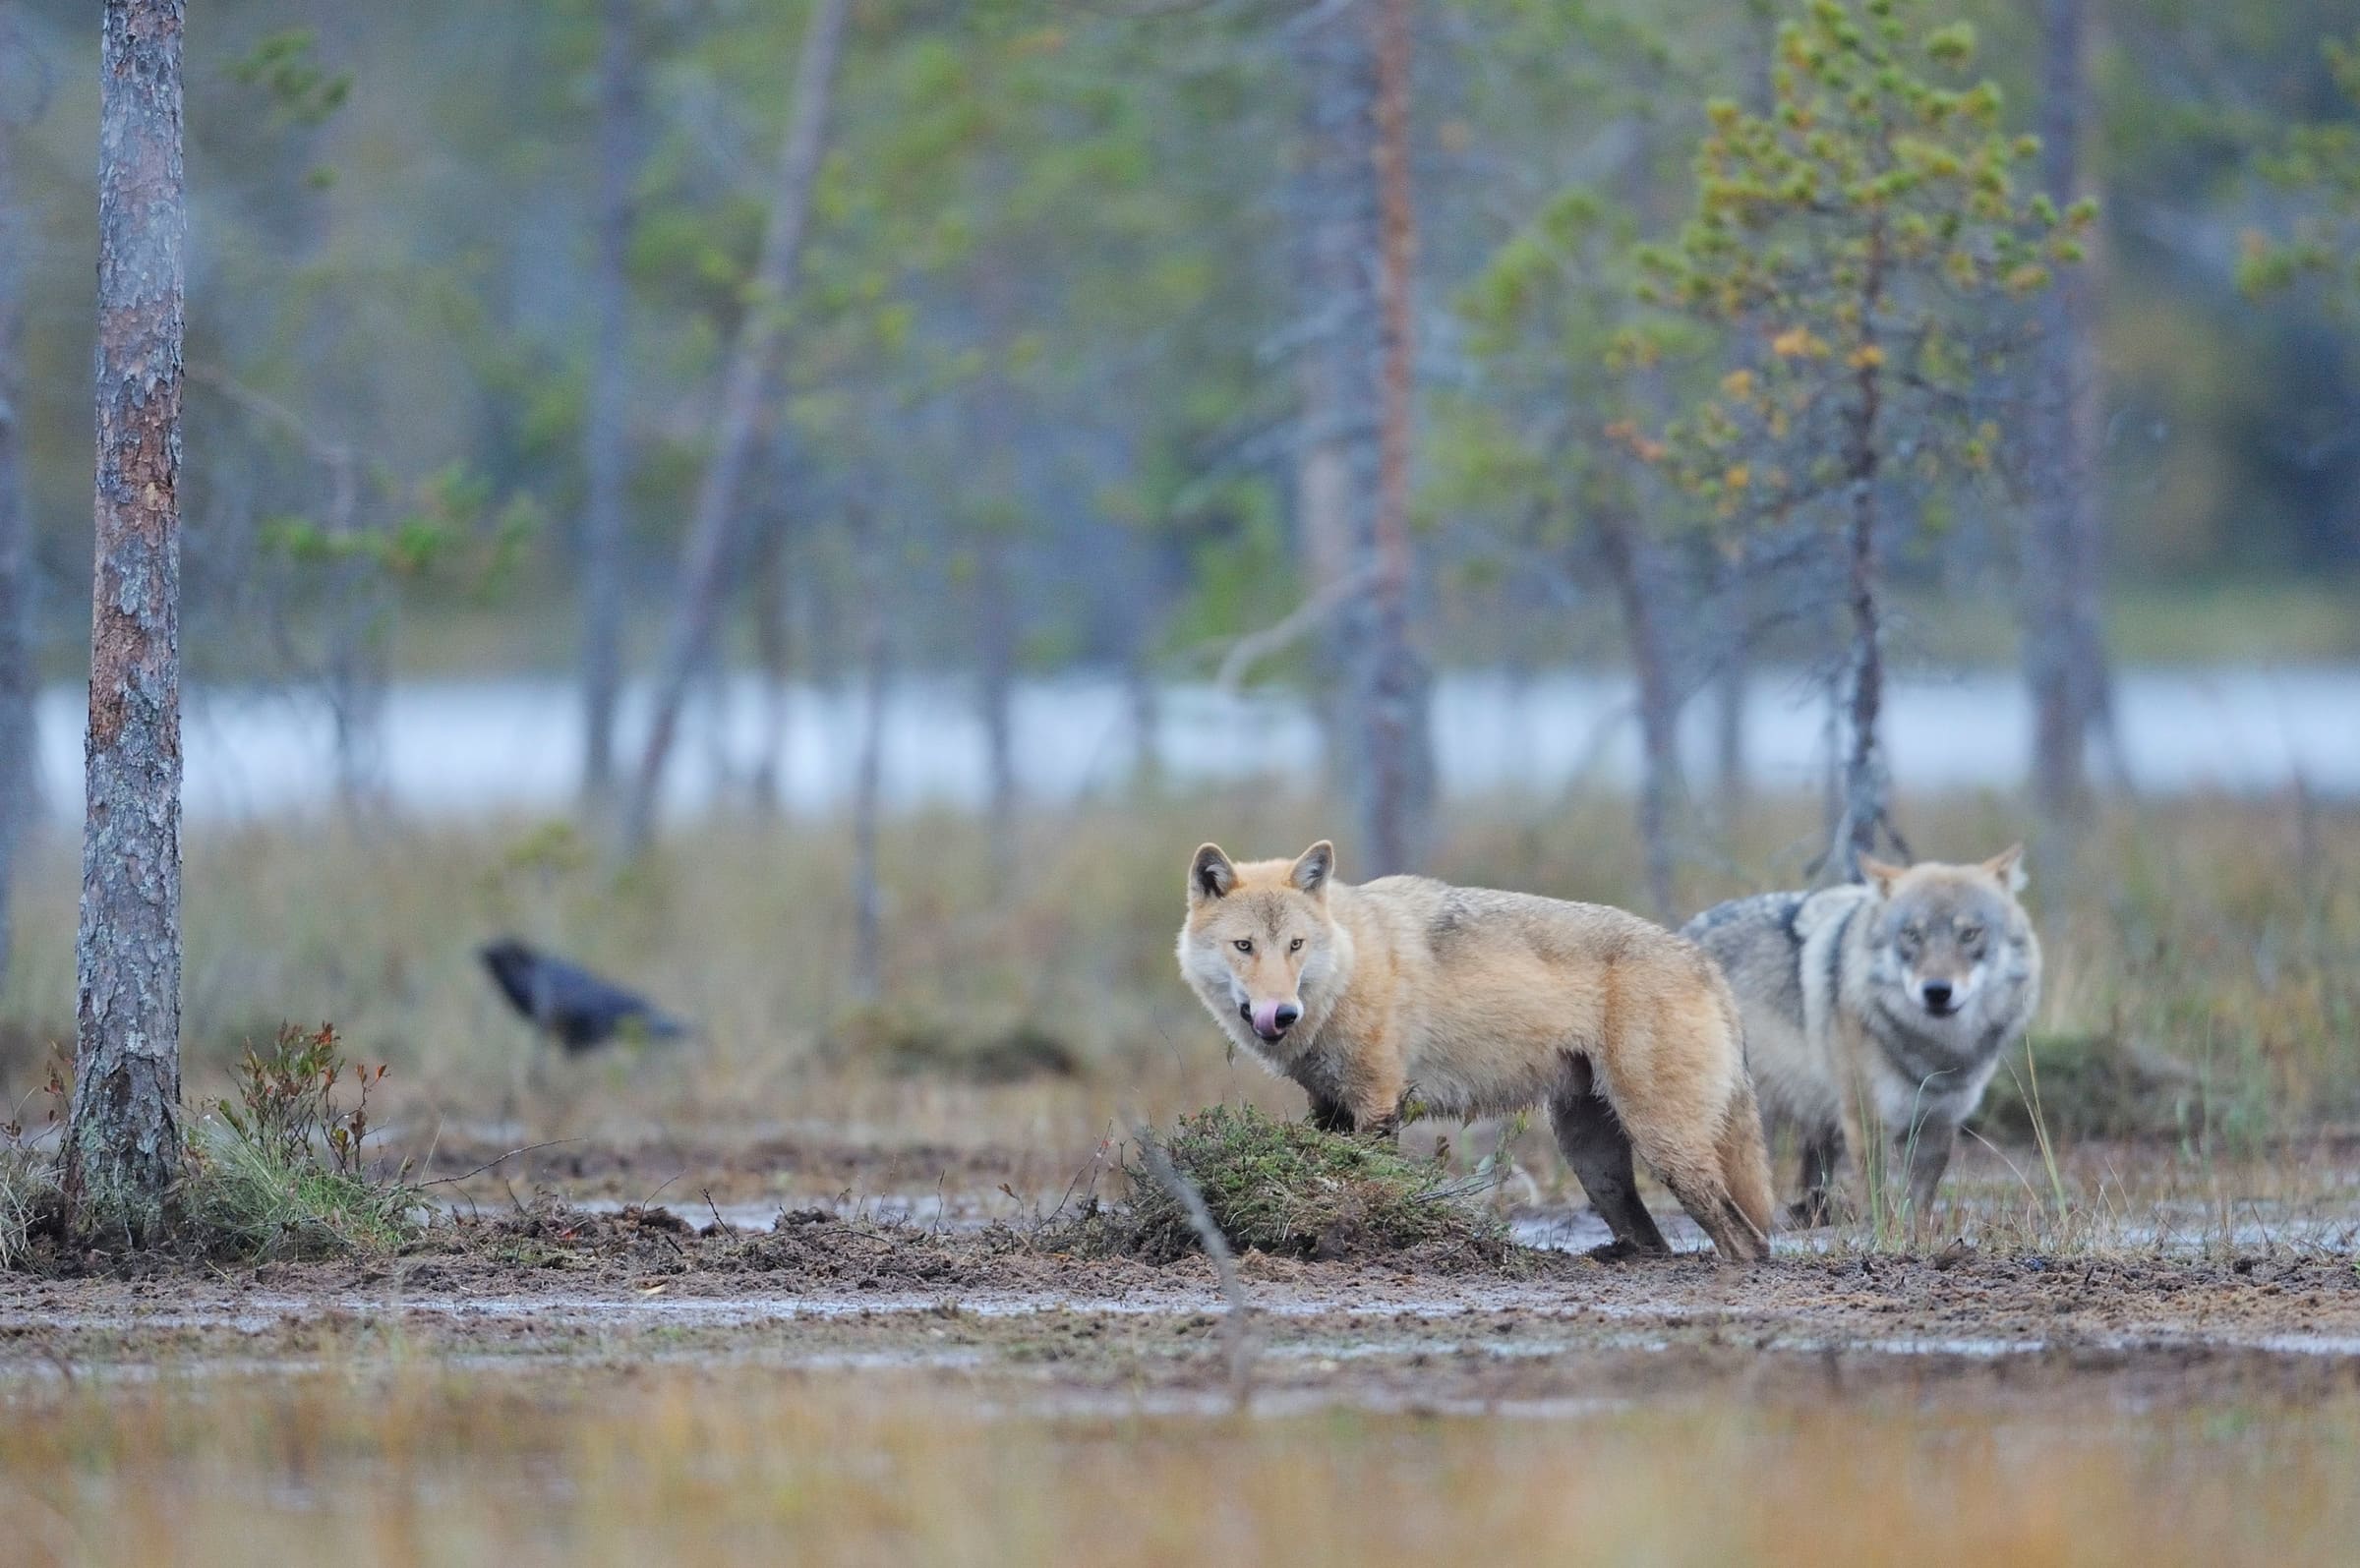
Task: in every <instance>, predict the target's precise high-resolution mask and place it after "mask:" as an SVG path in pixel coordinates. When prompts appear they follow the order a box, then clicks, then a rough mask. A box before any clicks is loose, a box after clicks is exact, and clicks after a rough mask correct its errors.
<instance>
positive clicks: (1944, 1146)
mask: <svg viewBox="0 0 2360 1568" xmlns="http://www.w3.org/2000/svg"><path fill="white" fill-rule="evenodd" d="M1958 1145H1959V1125H1958V1124H1957V1123H1956V1122H1925V1123H1921V1124H1919V1126H1918V1131H1917V1133H1916V1135H1914V1136H1912V1137H1908V1138H1905V1139H1903V1140H1902V1144H1901V1149H1900V1153H1901V1158H1902V1160H1903V1161H1904V1163H1905V1164H1906V1165H1907V1166H1908V1169H1909V1173H1910V1219H1911V1222H1912V1223H1913V1224H1918V1225H1923V1224H1924V1223H1925V1221H1926V1216H1927V1215H1929V1214H1931V1213H1933V1211H1934V1189H1936V1188H1937V1187H1939V1186H1941V1185H1942V1173H1943V1172H1944V1171H1946V1170H1948V1169H1949V1168H1950V1155H1951V1151H1952V1150H1953V1149H1955V1148H1957V1147H1958Z"/></svg>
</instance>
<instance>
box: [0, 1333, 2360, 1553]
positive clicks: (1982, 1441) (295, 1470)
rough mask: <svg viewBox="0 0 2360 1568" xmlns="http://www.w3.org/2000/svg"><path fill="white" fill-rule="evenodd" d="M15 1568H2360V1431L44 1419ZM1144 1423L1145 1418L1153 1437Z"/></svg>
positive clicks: (1954, 1422)
mask: <svg viewBox="0 0 2360 1568" xmlns="http://www.w3.org/2000/svg"><path fill="white" fill-rule="evenodd" d="M7 1398H8V1407H9V1409H8V1420H7V1421H6V1423H0V1517H5V1518H6V1519H7V1521H8V1532H7V1534H8V1539H9V1549H8V1551H7V1553H6V1555H7V1556H8V1557H9V1559H10V1560H11V1561H15V1562H25V1563H44V1562H154V1563H160V1562H175V1563H189V1564H205V1563H215V1562H219V1563H230V1562H236V1563H249V1562H296V1561H329V1562H337V1563H349V1564H367V1563H381V1562H382V1563H421V1562H435V1563H454V1564H456V1563H473V1562H498V1563H501V1564H503V1565H507V1568H525V1565H531V1564H541V1563H550V1564H559V1563H563V1564H568V1565H578V1564H596V1563H607V1562H614V1563H645V1562H665V1563H680V1564H695V1563H706V1562H721V1561H745V1560H764V1559H778V1558H782V1557H784V1558H787V1559H790V1560H795V1561H804V1562H841V1563H872V1562H873V1563H893V1564H907V1563H917V1562H925V1563H1023V1564H1043V1565H1049V1564H1065V1563H1074V1564H1083V1563H1088V1564H1104V1563H1144V1564H1162V1563H1197V1562H1220V1563H1231V1562H1236V1563H1252V1562H1287V1563H1300V1564H1322V1563H1349V1564H1352V1565H1355V1568H1380V1565H1384V1564H1392V1563H1400V1564H1415V1565H1419V1568H1426V1565H1430V1564H1432V1563H1435V1562H1444V1561H1453V1562H1455V1561H1478V1562H1544V1561H1545V1562H1568V1561H1570V1562H1601V1563H1631V1562H1648V1563H1669V1564H1684V1563H1697V1564H1706V1563H1710V1564H1724V1563H1733V1562H1758V1563H1768V1564H1783V1563H1794V1564H1799V1565H1806V1564H1807V1565H1812V1568H1817V1565H1820V1564H1824V1563H1828V1562H1871V1561H1907V1562H1911V1563H1922V1564H1943V1563H1963V1564H1975V1565H1977V1568H1986V1565H1988V1564H1991V1563H1995V1562H2000V1563H2083V1562H2089V1563H2095V1562H2130V1561H2135V1562H2140V1563H2143V1564H2147V1565H2149V1568H2166V1565H2172V1564H2179V1563H2204V1564H2208V1565H2210V1564H2217V1563H2221V1562H2226V1561H2275V1562H2283V1563H2294V1562H2308V1561H2319V1562H2327V1561H2335V1560H2348V1553H2349V1549H2350V1545H2351V1542H2352V1541H2353V1539H2360V1489H2356V1488H2354V1487H2353V1486H2352V1484H2351V1478H2352V1475H2353V1473H2354V1468H2355V1463H2356V1462H2360V1404H2355V1403H2354V1402H2353V1401H2351V1400H2348V1399H2347V1400H2340V1401H2337V1402H2333V1403H2330V1404H2328V1405H2324V1406H2311V1407H2306V1408H2295V1409H2276V1408H2242V1407H2220V1408H2204V1409H2196V1410H2190V1411H2184V1412H2177V1413H2170V1414H2161V1415H2156V1414H2152V1413H2151V1414H2147V1415H2143V1416H2141V1417H2140V1418H2139V1419H2138V1420H2136V1421H2129V1420H2125V1419H2123V1414H2122V1413H2121V1412H2118V1411H2114V1410H2104V1409H2100V1410H2086V1411H2078V1412H2065V1413H2061V1414H2057V1415H2056V1416H2055V1418H2054V1419H2052V1420H2048V1421H2045V1422H2040V1423H2032V1422H2027V1421H2026V1420H2024V1419H2023V1417H2022V1414H2021V1413H2018V1414H2016V1415H2014V1416H2011V1417H2009V1418H2006V1419H2002V1418H1999V1417H1995V1416H1994V1415H1993V1414H1991V1413H1990V1412H1988V1411H1985V1412H1980V1413H1977V1412H1974V1411H1963V1412H1962V1411H1949V1412H1942V1411H1937V1410H1934V1409H1932V1408H1913V1406H1912V1405H1911V1404H1910V1403H1908V1402H1905V1401H1899V1400H1895V1401H1888V1402H1882V1403H1874V1404H1871V1405H1870V1406H1869V1407H1868V1408H1866V1409H1859V1408H1853V1409H1837V1408H1832V1407H1827V1406H1820V1405H1816V1404H1813V1405H1807V1406H1800V1407H1795V1406H1783V1405H1770V1406H1759V1405H1749V1406H1745V1407H1741V1408H1728V1407H1695V1406H1687V1407H1679V1406H1675V1407H1674V1408H1669V1409H1663V1410H1652V1411H1649V1410H1616V1411H1604V1412H1563V1411H1561V1412H1540V1413H1526V1415H1525V1416H1523V1417H1521V1418H1519V1419H1502V1418H1500V1417H1497V1416H1483V1415H1468V1416H1458V1415H1449V1416H1443V1415H1434V1416H1415V1415H1407V1416H1376V1415H1368V1414H1354V1413H1343V1412H1337V1413H1329V1414H1319V1415H1308V1416H1300V1417H1292V1418H1283V1419H1268V1418H1266V1419H1259V1420H1251V1421H1246V1422H1242V1423H1241V1422H1238V1421H1235V1420H1233V1419H1228V1418H1210V1417H1206V1418H1199V1417H1188V1416H1159V1417H1158V1416H1147V1415H1139V1414H1115V1415H1109V1416H1089V1417H1086V1416H1075V1415H1066V1416H1053V1415H1042V1414H1038V1413H1022V1412H1019V1413H1010V1412H1007V1411H1000V1412H998V1413H992V1412H988V1411H985V1410H983V1409H981V1408H979V1407H978V1406H977V1405H975V1404H974V1403H973V1402H969V1401H962V1400H959V1399H958V1398H956V1391H955V1390H953V1391H945V1390H942V1389H939V1388H929V1387H927V1386H924V1385H922V1384H919V1383H917V1382H915V1381H914V1380H909V1379H902V1378H878V1377H874V1376H871V1377H869V1378H867V1379H865V1380H861V1381H857V1382H856V1381H852V1380H850V1379H847V1378H843V1377H838V1376H834V1375H812V1374H798V1373H789V1372H778V1371H769V1370H758V1371H749V1370H746V1369H743V1368H739V1369H711V1368H706V1369H696V1368H681V1367H669V1368H668V1367H650V1368H647V1369H645V1370H643V1371H640V1372H637V1373H630V1374H625V1375H622V1376H619V1377H615V1376H608V1377H606V1378H604V1379H601V1380H598V1381H596V1382H591V1381H584V1380H581V1379H579V1378H577V1377H575V1376H573V1375H571V1374H556V1375H551V1374H547V1373H539V1374H521V1373H504V1372H498V1373H488V1372H477V1373H473V1374H468V1373H461V1372H458V1371H455V1370H451V1369H448V1368H443V1367H437V1366H431V1365H413V1366H411V1367H409V1368H406V1369H404V1370H401V1371H399V1372H396V1373H393V1374H391V1375H388V1376H379V1375H361V1374H356V1373H351V1372H344V1371H334V1370H331V1371H324V1372H315V1373H309V1374H298V1375H292V1376H286V1377H278V1376H262V1377H245V1376H225V1375H219V1374H215V1375H208V1376H206V1377H203V1378H196V1379H192V1380H190V1381H186V1382H183V1381H180V1380H178V1379H176V1378H175V1377H174V1376H173V1375H172V1374H170V1373H167V1374H166V1375H165V1376H164V1378H163V1379H162V1380H160V1381H158V1382H154V1383H146V1384H135V1385H129V1386H125V1385H116V1386H98V1387H89V1386H83V1387H76V1388H71V1389H64V1390H59V1389H55V1388H51V1389H46V1390H27V1389H23V1388H20V1389H18V1390H15V1391H13V1392H12V1393H10V1394H9V1395H8V1396H7ZM1116 1403H1117V1405H1118V1406H1119V1405H1120V1403H1121V1401H1120V1400H1119V1398H1118V1399H1117V1401H1116Z"/></svg>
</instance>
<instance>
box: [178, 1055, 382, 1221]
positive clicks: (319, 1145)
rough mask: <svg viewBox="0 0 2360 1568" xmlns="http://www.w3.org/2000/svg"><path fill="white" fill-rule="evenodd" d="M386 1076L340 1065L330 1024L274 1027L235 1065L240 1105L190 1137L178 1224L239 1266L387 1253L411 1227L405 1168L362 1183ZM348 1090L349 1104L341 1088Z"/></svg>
mask: <svg viewBox="0 0 2360 1568" xmlns="http://www.w3.org/2000/svg"><path fill="white" fill-rule="evenodd" d="M384 1076H385V1069H384V1068H383V1066H382V1065H381V1066H377V1067H371V1066H369V1065H367V1064H365V1063H358V1062H347V1061H346V1060H345V1058H344V1053H343V1048H342V1045H341V1043H340V1042H339V1041H338V1040H337V1038H336V1031H335V1028H334V1026H333V1025H331V1024H325V1023H324V1024H322V1025H320V1027H319V1028H317V1029H304V1028H302V1027H300V1026H297V1025H294V1024H288V1025H285V1026H282V1027H281V1028H280V1029H279V1031H278V1038H277V1040H276V1041H275V1042H274V1043H273V1044H272V1046H271V1048H270V1050H269V1052H268V1053H267V1054H263V1053H258V1052H256V1051H254V1050H253V1049H252V1048H251V1047H250V1048H249V1049H248V1050H247V1052H246V1057H245V1060H244V1061H242V1062H241V1063H240V1064H239V1065H238V1097H237V1103H235V1104H232V1103H231V1102H230V1101H228V1100H223V1101H220V1102H219V1103H218V1104H217V1105H216V1106H215V1111H216V1113H217V1121H214V1122H212V1123H210V1124H208V1125H207V1127H201V1128H200V1129H199V1130H198V1131H197V1132H196V1133H195V1134H194V1135H193V1136H192V1137H191V1139H190V1146H189V1180H188V1186H187V1191H186V1207H185V1212H186V1217H187V1219H188V1221H189V1225H190V1229H191V1233H192V1234H193V1235H194V1236H195V1237H197V1238H198V1239H199V1240H200V1241H201V1242H203V1243H205V1244H207V1245H209V1246H211V1247H213V1248H215V1249H219V1250H223V1251H227V1252H230V1253H233V1254H235V1255H238V1256H242V1257H256V1258H263V1257H279V1256H321V1255H325V1254H330V1253H334V1252H342V1251H351V1250H355V1249H375V1248H383V1247H389V1246H392V1245H394V1244H395V1243H398V1242H399V1241H401V1240H402V1239H403V1238H404V1237H405V1236H406V1235H408V1234H409V1233H410V1232H411V1230H412V1229H414V1214H415V1211H416V1209H417V1207H418V1194H417V1190H416V1189H414V1188H412V1187H411V1186H409V1184H408V1181H407V1177H408V1174H409V1173H408V1167H407V1166H406V1165H405V1166H403V1167H402V1169H401V1170H400V1171H398V1172H396V1173H395V1174H394V1175H392V1176H391V1177H389V1178H385V1177H377V1176H373V1175H371V1174H370V1172H369V1169H368V1164H367V1160H366V1157H365V1154H364V1150H363V1142H364V1140H365V1139H366V1138H367V1137H368V1134H369V1092H370V1090H371V1089H373V1088H374V1087H376V1086H377V1085H378V1084H379V1083H382V1082H383V1080H384ZM341 1084H349V1085H351V1089H352V1098H351V1101H350V1103H349V1104H347V1103H346V1102H345V1100H344V1099H343V1097H342V1096H341V1094H340V1093H339V1085H341Z"/></svg>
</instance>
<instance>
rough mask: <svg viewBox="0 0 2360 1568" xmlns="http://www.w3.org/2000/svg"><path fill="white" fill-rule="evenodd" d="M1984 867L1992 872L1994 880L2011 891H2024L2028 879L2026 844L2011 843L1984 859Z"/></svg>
mask: <svg viewBox="0 0 2360 1568" xmlns="http://www.w3.org/2000/svg"><path fill="white" fill-rule="evenodd" d="M1983 869H1984V870H1985V871H1986V872H1988V873H1990V876H1991V880H1992V881H1994V882H1996V883H1998V884H1999V885H2000V886H2001V887H2003V888H2005V889H2007V890H2008V891H2009V892H2010V893H2022V892H2023V891H2024V884H2025V882H2026V880H2027V879H2026V877H2025V874H2024V845H2023V844H2020V843H2012V844H2009V845H2008V846H2007V847H2006V848H2005V849H2002V850H2001V851H2000V852H1999V853H1997V854H1995V855H1993V856H1992V857H1991V858H1990V859H1988V860H1986V861H1984V862H1983Z"/></svg>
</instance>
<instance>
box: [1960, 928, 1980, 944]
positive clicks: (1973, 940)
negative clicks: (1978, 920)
mask: <svg viewBox="0 0 2360 1568" xmlns="http://www.w3.org/2000/svg"><path fill="white" fill-rule="evenodd" d="M1959 940H1960V941H1961V942H1963V943H1965V944H1967V946H1969V947H1973V946H1975V945H1976V944H1977V942H1980V941H1982V940H1983V928H1982V927H1981V926H1979V925H1963V926H1961V927H1959Z"/></svg>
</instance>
